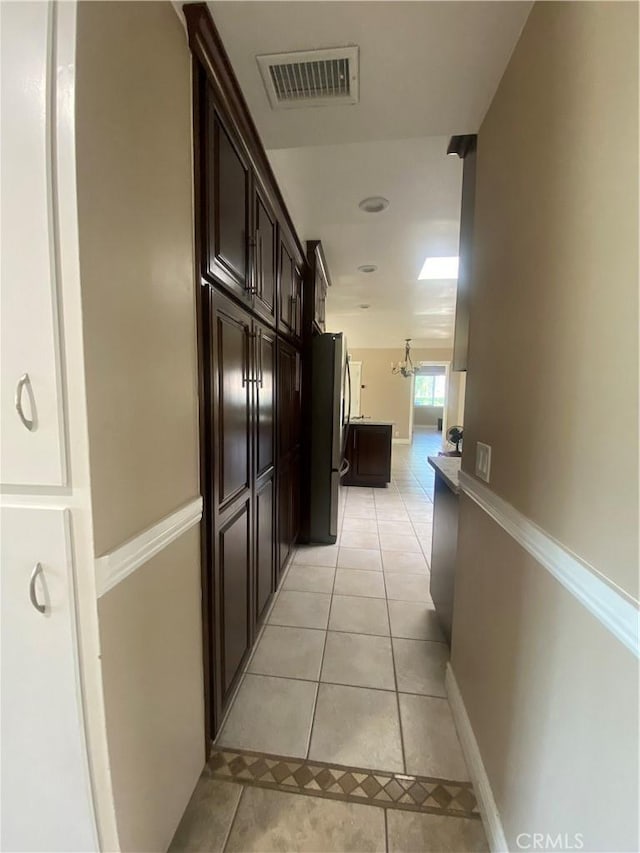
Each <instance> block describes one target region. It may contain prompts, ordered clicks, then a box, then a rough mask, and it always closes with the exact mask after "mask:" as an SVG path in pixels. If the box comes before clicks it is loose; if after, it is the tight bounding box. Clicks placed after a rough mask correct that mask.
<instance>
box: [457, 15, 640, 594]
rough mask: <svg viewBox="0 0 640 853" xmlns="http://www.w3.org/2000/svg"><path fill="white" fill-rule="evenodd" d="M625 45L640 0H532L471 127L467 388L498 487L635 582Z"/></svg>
mask: <svg viewBox="0 0 640 853" xmlns="http://www.w3.org/2000/svg"><path fill="white" fill-rule="evenodd" d="M637 50H638V32H637V5H636V4H632V3H606V2H603V3H598V2H595V3H582V2H578V3H539V4H537V5H536V6H534V9H533V12H532V13H531V16H530V18H529V22H528V24H527V26H526V28H525V31H524V35H523V37H522V39H521V41H520V43H519V45H518V47H517V49H516V51H515V53H514V55H513V58H512V60H511V63H510V65H509V68H508V71H507V73H506V74H505V76H504V78H503V80H502V83H501V85H500V88H499V90H498V93H497V95H496V97H495V99H494V102H493V104H492V105H491V108H490V110H489V113H488V115H487V117H486V119H485V121H484V123H483V125H482V128H481V130H480V135H479V144H478V173H477V196H476V223H475V237H474V265H475V281H474V288H473V292H472V295H471V299H472V306H471V307H472V312H473V318H472V322H471V327H470V349H469V352H470V364H469V375H468V387H467V404H466V419H467V423H466V428H467V451H469V450H470V449H471V445H472V444H473V443H475V441H476V440H480V441H484V442H487V443H488V444H491V445H492V446H493V455H492V460H491V465H492V471H491V479H492V483H491V485H492V488H493V489H495V491H496V492H497V493H498V494H500V495H501V496H502V497H503V498H505V499H506V500H508V501H509V502H510V503H512V504H514V505H515V506H516V507H517V508H518V509H519V510H520V511H521V512H523V513H524V514H525V515H526V516H528V517H529V518H531V519H532V520H533V521H535V522H536V523H537V524H539V525H540V526H541V527H542V528H544V529H545V530H547V531H548V532H549V533H551V534H552V535H553V536H554V537H555V538H556V539H558V540H560V542H562V543H563V544H564V545H566V546H567V547H568V548H569V549H570V550H572V551H574V552H575V553H577V554H579V555H580V556H581V557H582V558H583V559H584V560H586V561H587V562H588V563H590V564H592V565H593V566H594V567H596V568H597V569H598V570H599V571H601V572H603V573H604V574H605V575H607V577H610V578H611V579H612V580H613V581H615V582H616V583H617V584H619V585H620V586H622V587H623V588H624V589H625V590H627V591H628V592H630V593H631V594H633V595H635V596H637V594H638V560H637V556H638V538H637V527H638V488H637V479H636V477H635V476H634V474H635V473H637V471H638V441H637V425H638V249H637V246H638V158H637V153H638V128H637V121H638V112H637V100H638V87H637V80H638V61H637ZM625 152H628V154H627V153H625ZM631 152H633V153H631ZM463 467H464V468H465V469H466V470H467V471H472V469H473V454H472V453H469V452H467V453H466V454H465V457H464V459H463ZM613 529H615V530H616V531H617V534H616V536H615V537H613V536H612V531H613Z"/></svg>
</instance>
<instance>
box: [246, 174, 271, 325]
mask: <svg viewBox="0 0 640 853" xmlns="http://www.w3.org/2000/svg"><path fill="white" fill-rule="evenodd" d="M253 209H254V241H253V244H252V245H253V270H254V273H253V274H254V283H253V298H254V307H255V310H256V311H257V313H259V314H260V315H262V316H263V317H264V319H265V320H266V321H267V322H268V323H269V324H270V325H272V326H275V323H276V307H277V306H276V258H277V248H276V227H277V226H276V220H275V216H274V215H273V214H272V213H271V211H270V209H269V205H268V204H267V203H266V201H265V200H264V198H263V197H262V195H261V193H259V192H258V191H255V193H254V208H253Z"/></svg>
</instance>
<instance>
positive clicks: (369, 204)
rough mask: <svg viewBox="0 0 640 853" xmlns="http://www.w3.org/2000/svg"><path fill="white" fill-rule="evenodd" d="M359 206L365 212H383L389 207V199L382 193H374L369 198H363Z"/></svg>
mask: <svg viewBox="0 0 640 853" xmlns="http://www.w3.org/2000/svg"><path fill="white" fill-rule="evenodd" d="M358 207H359V208H360V210H364V211H365V213H381V212H382V211H383V210H386V209H387V208H388V207H389V199H388V198H384V196H381V195H372V196H369V198H363V199H362V201H361V202H360V204H359V205H358Z"/></svg>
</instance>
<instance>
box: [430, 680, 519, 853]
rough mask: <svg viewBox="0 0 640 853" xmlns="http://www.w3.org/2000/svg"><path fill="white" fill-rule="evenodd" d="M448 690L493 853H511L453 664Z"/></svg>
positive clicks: (447, 682)
mask: <svg viewBox="0 0 640 853" xmlns="http://www.w3.org/2000/svg"><path fill="white" fill-rule="evenodd" d="M445 684H446V688H447V697H448V699H449V705H450V706H451V712H452V714H453V719H454V722H455V724H456V729H457V731H458V737H459V738H460V744H461V746H462V751H463V753H464V757H465V759H466V762H467V767H468V768H469V774H470V776H471V781H472V782H473V787H474V790H475V794H476V798H477V800H478V806H479V807H480V814H481V815H482V823H483V825H484V830H485V832H486V834H487V841H488V842H489V847H490V848H491V850H492V851H493V853H508V851H509V847H508V846H507V840H506V838H505V835H504V830H503V828H502V821H501V820H500V814H499V812H498V807H497V806H496V801H495V799H494V797H493V792H492V790H491V784H490V783H489V777H488V776H487V772H486V770H485V769H484V764H483V763H482V756H481V755H480V749H479V748H478V742H477V741H476V736H475V735H474V733H473V729H472V727H471V721H470V720H469V716H468V714H467V709H466V708H465V706H464V702H463V700H462V694H461V693H460V688H459V687H458V682H457V681H456V677H455V675H454V673H453V669H452V668H451V663H448V664H447V673H446V678H445Z"/></svg>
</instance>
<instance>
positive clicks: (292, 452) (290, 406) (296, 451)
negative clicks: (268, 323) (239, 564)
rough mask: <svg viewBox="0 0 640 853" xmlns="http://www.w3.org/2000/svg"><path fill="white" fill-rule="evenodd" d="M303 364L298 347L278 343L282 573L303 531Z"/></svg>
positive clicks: (280, 554) (279, 503)
mask: <svg viewBox="0 0 640 853" xmlns="http://www.w3.org/2000/svg"><path fill="white" fill-rule="evenodd" d="M301 377H302V370H301V361H300V352H299V350H297V349H296V348H295V347H293V346H291V345H290V344H288V343H286V342H285V341H282V340H281V341H279V343H278V425H279V426H278V457H279V481H280V494H279V498H278V524H279V532H278V544H279V555H278V566H279V570H280V571H281V570H282V568H283V566H284V564H285V563H286V560H287V558H288V556H289V554H290V553H291V549H292V547H293V545H294V543H295V542H296V540H297V537H298V532H299V530H300V459H301V438H302V436H301V428H302V424H301V418H302V409H301Z"/></svg>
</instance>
